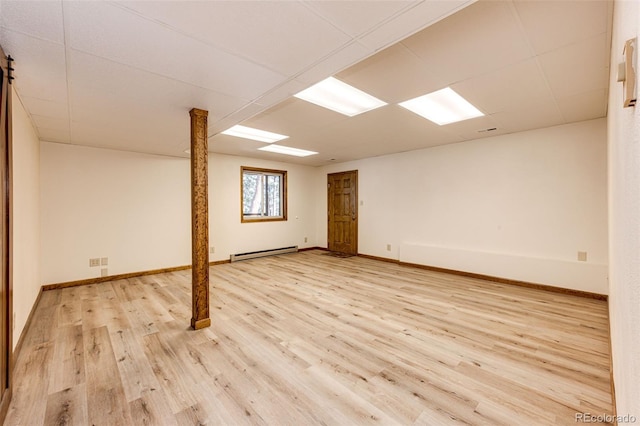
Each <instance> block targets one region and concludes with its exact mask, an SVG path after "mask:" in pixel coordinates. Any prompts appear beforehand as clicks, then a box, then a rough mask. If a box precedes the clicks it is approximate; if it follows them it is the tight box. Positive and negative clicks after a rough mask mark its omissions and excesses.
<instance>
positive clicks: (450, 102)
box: [399, 87, 484, 126]
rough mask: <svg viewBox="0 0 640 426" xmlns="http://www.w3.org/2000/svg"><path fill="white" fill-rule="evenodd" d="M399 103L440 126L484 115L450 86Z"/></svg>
mask: <svg viewBox="0 0 640 426" xmlns="http://www.w3.org/2000/svg"><path fill="white" fill-rule="evenodd" d="M399 105H400V106H401V107H403V108H406V109H408V110H409V111H411V112H415V113H416V114H418V115H420V116H422V117H424V118H426V119H427V120H431V121H433V122H434V123H436V124H439V125H441V126H442V125H444V124H449V123H455V122H457V121H463V120H468V119H470V118H475V117H481V116H483V115H484V114H483V113H482V112H480V110H479V109H478V108H476V107H474V106H473V105H471V104H470V103H469V102H468V101H467V100H466V99H465V98H463V97H462V96H460V95H458V94H457V93H456V92H454V91H453V89H451V88H450V87H446V88H444V89H442V90H438V91H437V92H433V93H429V94H428V95H424V96H420V97H417V98H414V99H410V100H408V101H405V102H401V103H400V104H399Z"/></svg>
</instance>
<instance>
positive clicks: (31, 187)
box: [12, 92, 41, 347]
mask: <svg viewBox="0 0 640 426" xmlns="http://www.w3.org/2000/svg"><path fill="white" fill-rule="evenodd" d="M12 125H13V186H12V190H13V216H12V218H13V312H14V315H15V322H14V331H13V345H14V347H15V345H16V343H17V342H18V339H19V338H20V334H21V333H22V330H23V329H24V326H25V323H26V321H27V318H28V317H29V313H30V312H31V308H32V306H33V304H34V302H35V300H36V297H37V296H38V292H39V291H40V284H41V283H40V219H39V213H40V208H39V204H40V199H39V197H40V178H39V176H40V142H39V141H38V136H37V135H36V133H35V131H34V129H33V126H32V125H31V120H30V118H29V116H28V115H27V113H26V112H25V109H24V107H23V106H22V103H21V102H20V99H19V98H18V96H17V95H16V94H15V92H14V93H13V120H12Z"/></svg>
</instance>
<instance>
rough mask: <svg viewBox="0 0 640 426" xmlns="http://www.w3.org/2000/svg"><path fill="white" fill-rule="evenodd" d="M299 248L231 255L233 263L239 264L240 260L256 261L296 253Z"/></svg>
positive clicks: (292, 247)
mask: <svg viewBox="0 0 640 426" xmlns="http://www.w3.org/2000/svg"><path fill="white" fill-rule="evenodd" d="M297 251H298V246H291V247H283V248H277V249H270V250H260V251H251V252H248V253H236V254H232V255H231V262H239V261H240V260H247V259H255V258H256V257H265V256H273V255H276V254H285V253H295V252H297Z"/></svg>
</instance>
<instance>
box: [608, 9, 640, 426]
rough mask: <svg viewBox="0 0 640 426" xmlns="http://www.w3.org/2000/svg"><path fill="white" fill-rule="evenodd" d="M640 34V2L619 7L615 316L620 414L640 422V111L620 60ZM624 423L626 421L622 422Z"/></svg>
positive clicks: (612, 244)
mask: <svg viewBox="0 0 640 426" xmlns="http://www.w3.org/2000/svg"><path fill="white" fill-rule="evenodd" d="M638 36H640V5H639V3H638V2H637V1H617V2H616V3H615V5H614V20H613V41H612V45H611V56H612V57H611V83H610V90H609V115H608V123H609V126H608V128H609V138H608V139H609V250H610V270H609V276H610V282H609V318H610V321H611V343H612V350H613V367H614V381H615V385H616V400H617V411H618V415H623V416H624V415H634V416H635V417H636V421H638V422H640V257H639V256H640V109H639V108H638V107H635V108H622V83H618V82H617V81H616V80H617V63H618V62H619V61H621V60H622V49H623V46H624V42H625V41H626V40H628V39H630V38H633V37H638ZM621 424H622V423H621Z"/></svg>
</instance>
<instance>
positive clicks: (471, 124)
mask: <svg viewBox="0 0 640 426" xmlns="http://www.w3.org/2000/svg"><path fill="white" fill-rule="evenodd" d="M494 128H495V129H496V130H494V131H485V130H488V129H494ZM442 130H444V131H446V132H447V133H452V134H454V135H457V136H459V137H460V138H461V139H463V140H471V139H478V138H483V137H487V136H495V135H497V134H501V133H504V132H506V130H505V129H502V128H500V123H499V122H498V121H497V120H496V119H495V118H494V117H492V116H490V115H485V116H482V117H476V118H472V119H470V120H464V121H459V122H457V123H451V124H447V125H444V126H442Z"/></svg>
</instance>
